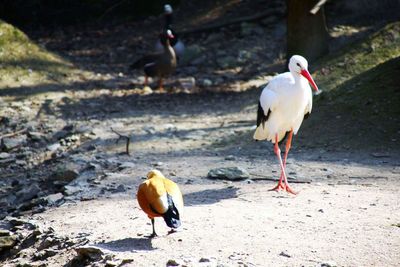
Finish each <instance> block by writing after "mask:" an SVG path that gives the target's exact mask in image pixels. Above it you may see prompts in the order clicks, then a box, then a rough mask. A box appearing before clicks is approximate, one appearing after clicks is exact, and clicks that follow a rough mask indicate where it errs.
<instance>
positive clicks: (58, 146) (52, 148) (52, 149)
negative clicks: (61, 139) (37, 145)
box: [47, 143, 61, 152]
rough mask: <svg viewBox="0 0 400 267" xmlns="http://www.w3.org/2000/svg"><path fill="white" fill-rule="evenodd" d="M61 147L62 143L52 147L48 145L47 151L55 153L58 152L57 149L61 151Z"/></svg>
mask: <svg viewBox="0 0 400 267" xmlns="http://www.w3.org/2000/svg"><path fill="white" fill-rule="evenodd" d="M60 147H61V145H60V143H54V144H52V145H48V146H47V150H48V151H51V152H54V151H56V150H57V149H59V148H60Z"/></svg>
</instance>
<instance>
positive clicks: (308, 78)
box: [300, 69, 318, 92]
mask: <svg viewBox="0 0 400 267" xmlns="http://www.w3.org/2000/svg"><path fill="white" fill-rule="evenodd" d="M300 74H301V75H303V77H304V78H306V79H307V80H308V82H309V83H310V84H311V86H312V87H313V88H314V89H315V91H317V92H318V86H317V84H316V83H315V82H314V80H313V78H312V77H311V75H310V73H309V72H308V70H306V69H303V70H301V72H300Z"/></svg>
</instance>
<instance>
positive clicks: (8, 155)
mask: <svg viewBox="0 0 400 267" xmlns="http://www.w3.org/2000/svg"><path fill="white" fill-rule="evenodd" d="M10 157H12V155H11V154H9V153H7V152H1V153H0V160H2V159H8V158H10Z"/></svg>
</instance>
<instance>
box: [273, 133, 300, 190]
mask: <svg viewBox="0 0 400 267" xmlns="http://www.w3.org/2000/svg"><path fill="white" fill-rule="evenodd" d="M292 137H293V130H292V131H290V133H289V138H288V140H287V141H286V149H285V156H284V158H283V162H282V157H281V150H280V148H279V145H278V135H275V146H274V152H275V154H276V156H277V157H278V160H279V165H280V166H281V177H280V178H279V181H278V184H277V186H275V187H274V188H272V189H271V190H275V191H279V190H281V189H282V190H285V191H286V192H288V193H291V194H294V195H296V194H297V193H296V192H295V191H293V189H292V188H290V186H289V184H288V181H287V177H286V160H287V156H288V153H289V150H290V147H291V144H292Z"/></svg>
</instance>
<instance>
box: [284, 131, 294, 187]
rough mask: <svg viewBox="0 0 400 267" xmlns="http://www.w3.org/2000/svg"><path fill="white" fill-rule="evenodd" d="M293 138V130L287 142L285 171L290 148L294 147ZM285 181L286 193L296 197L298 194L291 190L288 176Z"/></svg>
mask: <svg viewBox="0 0 400 267" xmlns="http://www.w3.org/2000/svg"><path fill="white" fill-rule="evenodd" d="M292 137H293V130H291V131H290V133H289V137H288V140H287V141H286V149H285V156H284V158H283V168H284V169H285V171H286V160H287V156H288V154H289V150H290V148H291V147H292ZM284 180H285V190H286V192H288V193H291V194H293V195H296V194H297V193H296V192H295V191H293V189H292V188H290V186H289V183H288V181H287V177H286V175H285V176H284Z"/></svg>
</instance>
